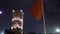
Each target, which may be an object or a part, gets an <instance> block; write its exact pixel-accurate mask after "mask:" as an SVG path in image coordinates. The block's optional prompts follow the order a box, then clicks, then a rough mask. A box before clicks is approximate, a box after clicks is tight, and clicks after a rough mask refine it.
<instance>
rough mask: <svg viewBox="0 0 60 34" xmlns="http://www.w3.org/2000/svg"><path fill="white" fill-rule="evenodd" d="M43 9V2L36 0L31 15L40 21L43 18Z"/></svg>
mask: <svg viewBox="0 0 60 34" xmlns="http://www.w3.org/2000/svg"><path fill="white" fill-rule="evenodd" d="M42 12H43V7H42V0H36V2H35V3H34V4H33V5H32V7H31V8H30V13H31V14H32V15H33V16H34V17H35V18H36V19H37V20H39V19H40V18H41V17H42Z"/></svg>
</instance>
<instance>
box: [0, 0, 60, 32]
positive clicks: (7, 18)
mask: <svg viewBox="0 0 60 34" xmlns="http://www.w3.org/2000/svg"><path fill="white" fill-rule="evenodd" d="M34 2H35V0H0V11H2V12H3V13H2V14H0V33H1V32H2V31H4V30H5V29H9V28H10V27H11V24H12V22H11V18H12V14H11V13H12V12H11V10H13V9H15V10H17V9H22V10H24V32H25V33H27V32H37V33H39V32H41V33H43V17H42V18H41V19H40V20H39V21H37V20H36V19H35V18H34V16H32V15H31V14H30V13H29V9H30V7H31V6H32V5H33V4H34ZM43 6H44V14H45V22H46V30H47V33H49V32H52V33H54V32H55V30H56V28H60V0H43Z"/></svg>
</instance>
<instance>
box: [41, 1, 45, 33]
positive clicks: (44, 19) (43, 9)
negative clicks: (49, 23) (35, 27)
mask: <svg viewBox="0 0 60 34" xmlns="http://www.w3.org/2000/svg"><path fill="white" fill-rule="evenodd" d="M41 3H42V11H43V25H44V34H46V23H45V15H44V8H43V0H41Z"/></svg>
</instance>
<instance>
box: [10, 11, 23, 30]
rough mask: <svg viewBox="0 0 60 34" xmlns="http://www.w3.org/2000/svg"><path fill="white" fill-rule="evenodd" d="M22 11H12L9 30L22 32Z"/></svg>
mask: <svg viewBox="0 0 60 34" xmlns="http://www.w3.org/2000/svg"><path fill="white" fill-rule="evenodd" d="M23 15H24V13H23V10H12V26H11V29H17V28H20V29H21V30H23Z"/></svg>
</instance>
